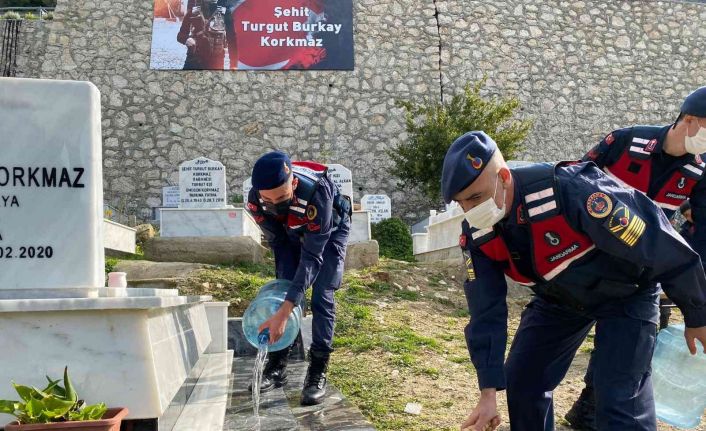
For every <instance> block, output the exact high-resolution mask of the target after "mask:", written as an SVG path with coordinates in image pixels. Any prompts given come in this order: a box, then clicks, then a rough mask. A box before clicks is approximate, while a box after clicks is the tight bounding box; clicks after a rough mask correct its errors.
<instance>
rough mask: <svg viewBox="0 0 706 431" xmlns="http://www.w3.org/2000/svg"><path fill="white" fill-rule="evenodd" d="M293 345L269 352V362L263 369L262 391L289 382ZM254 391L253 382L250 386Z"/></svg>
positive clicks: (250, 389) (249, 388)
mask: <svg viewBox="0 0 706 431" xmlns="http://www.w3.org/2000/svg"><path fill="white" fill-rule="evenodd" d="M291 350H292V347H291V346H290V347H287V348H286V349H282V350H278V351H276V352H272V353H268V354H267V363H266V364H265V368H264V370H262V381H261V382H260V393H263V392H268V391H271V390H272V389H275V388H280V387H282V386H284V385H286V384H287V381H288V376H287V362H288V361H289V352H290V351H291ZM248 390H249V391H250V392H252V382H251V383H250V386H249V387H248Z"/></svg>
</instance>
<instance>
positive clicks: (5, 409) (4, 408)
mask: <svg viewBox="0 0 706 431" xmlns="http://www.w3.org/2000/svg"><path fill="white" fill-rule="evenodd" d="M19 406H20V403H19V402H17V401H10V400H0V413H5V414H8V415H13V416H14V415H15V412H16V411H17V410H19Z"/></svg>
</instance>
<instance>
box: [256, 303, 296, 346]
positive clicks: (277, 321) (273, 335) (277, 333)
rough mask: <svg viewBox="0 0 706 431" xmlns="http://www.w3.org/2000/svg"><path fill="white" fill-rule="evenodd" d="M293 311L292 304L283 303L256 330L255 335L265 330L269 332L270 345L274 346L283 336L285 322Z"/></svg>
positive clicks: (285, 326)
mask: <svg viewBox="0 0 706 431" xmlns="http://www.w3.org/2000/svg"><path fill="white" fill-rule="evenodd" d="M293 309H294V304H292V303H291V302H289V301H284V303H282V306H280V308H279V310H277V312H276V313H275V314H274V315H272V317H270V318H269V319H267V320H266V321H265V322H264V323H263V324H262V325H260V327H259V328H258V329H257V333H258V334H261V333H262V331H264V330H265V329H269V331H270V344H275V343H276V342H277V341H279V339H280V338H282V335H284V331H285V329H287V322H288V321H289V315H290V314H292V310H293Z"/></svg>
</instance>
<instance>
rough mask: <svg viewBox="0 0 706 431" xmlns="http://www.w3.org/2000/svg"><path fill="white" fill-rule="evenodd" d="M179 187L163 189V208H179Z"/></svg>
mask: <svg viewBox="0 0 706 431" xmlns="http://www.w3.org/2000/svg"><path fill="white" fill-rule="evenodd" d="M179 193H180V190H179V186H167V187H162V207H164V208H179Z"/></svg>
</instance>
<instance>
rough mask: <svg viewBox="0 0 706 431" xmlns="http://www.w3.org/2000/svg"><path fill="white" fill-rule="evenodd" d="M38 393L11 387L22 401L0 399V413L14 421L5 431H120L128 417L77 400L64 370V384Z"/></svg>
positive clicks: (123, 411) (51, 382)
mask: <svg viewBox="0 0 706 431" xmlns="http://www.w3.org/2000/svg"><path fill="white" fill-rule="evenodd" d="M47 380H48V381H49V384H48V385H47V387H46V388H44V389H42V390H39V389H37V388H35V387H32V386H23V385H17V384H15V383H14V382H13V383H12V386H13V387H14V388H15V390H16V391H17V394H18V395H19V397H20V399H21V401H9V400H0V413H6V414H10V415H13V416H15V417H16V418H17V420H16V421H14V422H12V423H10V424H8V425H5V431H44V430H47V431H53V430H74V431H120V424H121V422H122V420H123V418H125V416H127V414H128V410H127V409H126V408H115V409H108V408H107V407H106V406H105V404H103V403H101V404H93V405H86V403H85V402H84V401H83V400H81V399H79V397H78V394H76V390H75V389H74V387H73V385H72V384H71V379H69V370H68V368H64V381H63V383H64V385H63V386H62V385H61V384H60V383H61V380H60V379H59V380H52V379H51V378H49V376H47Z"/></svg>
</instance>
